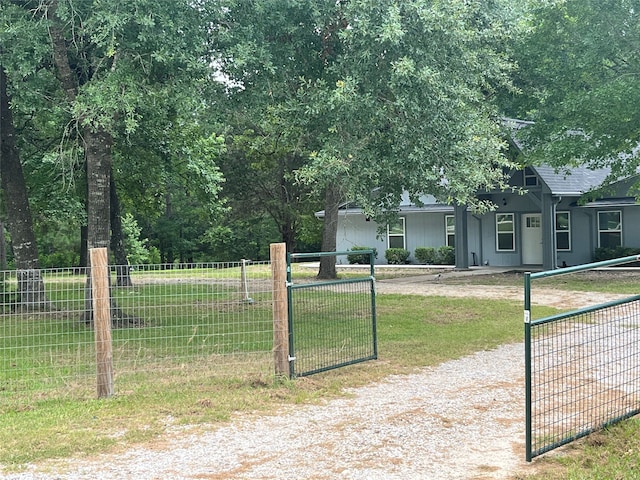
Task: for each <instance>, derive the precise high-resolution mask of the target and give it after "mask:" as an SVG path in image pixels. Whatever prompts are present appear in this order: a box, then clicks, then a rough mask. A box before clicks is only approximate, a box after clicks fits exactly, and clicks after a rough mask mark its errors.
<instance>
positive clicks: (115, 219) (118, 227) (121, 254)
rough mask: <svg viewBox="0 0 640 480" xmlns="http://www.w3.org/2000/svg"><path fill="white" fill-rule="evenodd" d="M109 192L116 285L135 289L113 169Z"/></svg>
mask: <svg viewBox="0 0 640 480" xmlns="http://www.w3.org/2000/svg"><path fill="white" fill-rule="evenodd" d="M109 191H110V195H111V250H112V251H113V257H114V259H115V263H116V285H117V286H119V287H133V282H132V281H131V275H130V274H129V261H128V260H127V251H126V248H125V246H124V232H123V231H122V217H121V212H120V201H119V200H118V192H117V190H116V184H115V182H114V181H113V169H112V170H111V183H110V187H109Z"/></svg>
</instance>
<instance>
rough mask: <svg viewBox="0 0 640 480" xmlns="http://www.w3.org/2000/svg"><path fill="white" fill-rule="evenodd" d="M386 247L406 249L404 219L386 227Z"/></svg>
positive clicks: (401, 218)
mask: <svg viewBox="0 0 640 480" xmlns="http://www.w3.org/2000/svg"><path fill="white" fill-rule="evenodd" d="M387 245H389V248H406V246H405V245H406V242H405V225H404V217H400V218H399V219H398V221H397V222H396V223H395V224H393V225H388V226H387Z"/></svg>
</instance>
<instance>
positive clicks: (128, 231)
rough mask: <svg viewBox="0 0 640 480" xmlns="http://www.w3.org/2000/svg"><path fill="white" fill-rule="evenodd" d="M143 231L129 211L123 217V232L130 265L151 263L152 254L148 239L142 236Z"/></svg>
mask: <svg viewBox="0 0 640 480" xmlns="http://www.w3.org/2000/svg"><path fill="white" fill-rule="evenodd" d="M141 232H142V230H141V229H140V227H139V226H138V222H137V221H136V219H135V218H133V215H131V214H130V213H127V214H126V215H124V216H123V217H122V233H123V234H124V244H125V249H126V251H127V260H128V262H129V265H141V264H143V263H150V260H151V254H150V252H149V250H148V248H147V243H148V240H147V239H146V238H145V239H143V238H140V234H141ZM158 263H160V262H158Z"/></svg>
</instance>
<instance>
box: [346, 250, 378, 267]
mask: <svg viewBox="0 0 640 480" xmlns="http://www.w3.org/2000/svg"><path fill="white" fill-rule="evenodd" d="M358 250H373V258H378V251H377V250H376V249H375V248H373V247H362V246H357V245H356V246H354V247H352V248H351V250H350V251H351V252H357V251H358ZM347 261H348V262H349V264H351V265H354V264H358V265H369V255H368V254H357V253H351V254H349V255H347Z"/></svg>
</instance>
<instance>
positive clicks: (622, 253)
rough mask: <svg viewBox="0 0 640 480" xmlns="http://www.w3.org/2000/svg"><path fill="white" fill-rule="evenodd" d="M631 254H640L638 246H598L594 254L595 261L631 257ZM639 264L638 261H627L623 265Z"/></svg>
mask: <svg viewBox="0 0 640 480" xmlns="http://www.w3.org/2000/svg"><path fill="white" fill-rule="evenodd" d="M631 255H640V248H638V247H598V248H596V250H595V252H594V254H593V261H594V262H601V261H603V260H613V259H614V258H622V257H630V256H631ZM631 265H633V266H637V265H638V262H633V263H626V264H625V265H622V266H627V267H628V266H631Z"/></svg>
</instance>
